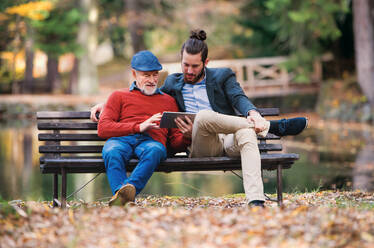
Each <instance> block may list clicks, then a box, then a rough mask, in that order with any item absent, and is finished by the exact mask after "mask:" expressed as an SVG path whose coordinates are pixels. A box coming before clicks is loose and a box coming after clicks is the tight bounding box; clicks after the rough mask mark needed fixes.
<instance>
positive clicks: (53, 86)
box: [46, 55, 61, 93]
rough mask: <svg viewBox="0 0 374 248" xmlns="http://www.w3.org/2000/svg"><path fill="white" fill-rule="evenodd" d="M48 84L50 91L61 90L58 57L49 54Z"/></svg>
mask: <svg viewBox="0 0 374 248" xmlns="http://www.w3.org/2000/svg"><path fill="white" fill-rule="evenodd" d="M46 84H47V89H48V92H51V93H56V92H58V91H60V90H61V80H60V78H59V74H58V59H57V58H54V57H53V56H50V55H48V60H47V77H46Z"/></svg>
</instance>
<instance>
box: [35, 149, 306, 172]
mask: <svg viewBox="0 0 374 248" xmlns="http://www.w3.org/2000/svg"><path fill="white" fill-rule="evenodd" d="M297 159H299V155H298V154H294V153H288V154H261V161H262V168H263V169H265V170H274V169H276V168H277V165H278V164H279V163H281V164H282V167H283V168H289V167H291V166H292V164H293V163H294V161H295V160H297ZM137 163H138V160H137V159H131V160H130V163H129V165H128V167H126V170H128V171H132V170H133V169H134V168H135V166H136V164H137ZM40 167H41V171H42V173H59V171H60V169H61V167H64V168H65V169H66V170H67V172H68V173H95V172H96V173H97V172H105V166H104V161H103V159H101V158H92V159H87V158H86V159H82V158H68V159H63V158H59V159H50V158H44V163H43V164H42V165H41V166H40ZM222 170H223V171H226V170H241V164H240V158H229V157H206V158H168V159H166V160H165V161H163V162H161V163H160V164H159V166H158V167H157V168H156V171H158V172H171V171H222Z"/></svg>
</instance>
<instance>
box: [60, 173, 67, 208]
mask: <svg viewBox="0 0 374 248" xmlns="http://www.w3.org/2000/svg"><path fill="white" fill-rule="evenodd" d="M61 177H62V179H61V180H62V182H61V207H62V208H66V179H67V178H66V170H65V168H61Z"/></svg>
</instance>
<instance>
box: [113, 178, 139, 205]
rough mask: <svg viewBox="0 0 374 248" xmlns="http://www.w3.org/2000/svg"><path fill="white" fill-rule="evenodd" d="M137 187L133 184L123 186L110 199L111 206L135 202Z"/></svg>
mask: <svg viewBox="0 0 374 248" xmlns="http://www.w3.org/2000/svg"><path fill="white" fill-rule="evenodd" d="M135 194H136V189H135V187H134V185H132V184H129V183H128V184H126V185H124V186H122V187H121V188H120V189H119V190H118V191H117V192H116V193H115V194H114V195H113V197H112V199H110V200H109V206H124V205H126V204H127V203H129V202H135Z"/></svg>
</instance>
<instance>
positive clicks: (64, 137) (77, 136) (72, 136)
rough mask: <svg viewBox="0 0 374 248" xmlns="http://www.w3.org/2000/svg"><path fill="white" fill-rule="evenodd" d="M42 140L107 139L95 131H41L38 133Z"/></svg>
mask: <svg viewBox="0 0 374 248" xmlns="http://www.w3.org/2000/svg"><path fill="white" fill-rule="evenodd" d="M38 139H39V140H40V141H105V140H106V139H103V138H100V137H99V136H97V134H95V133H90V134H78V133H77V134H72V133H68V134H65V133H64V134H61V133H59V134H54V133H41V134H39V135H38Z"/></svg>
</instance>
